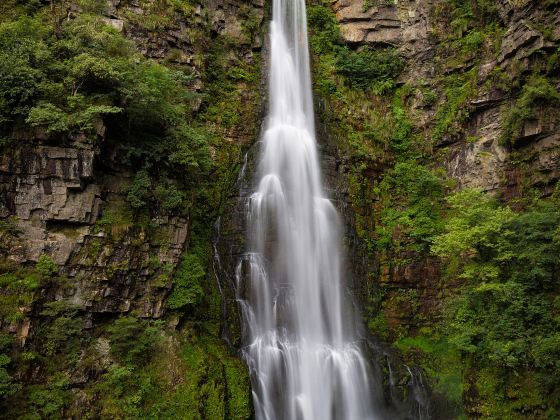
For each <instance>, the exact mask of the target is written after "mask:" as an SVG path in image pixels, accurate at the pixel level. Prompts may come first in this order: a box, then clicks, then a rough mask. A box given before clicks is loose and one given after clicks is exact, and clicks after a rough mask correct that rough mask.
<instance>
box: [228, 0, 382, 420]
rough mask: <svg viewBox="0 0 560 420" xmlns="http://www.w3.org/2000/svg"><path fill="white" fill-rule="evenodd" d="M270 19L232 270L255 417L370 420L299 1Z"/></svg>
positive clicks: (280, 4) (282, 2) (368, 389)
mask: <svg viewBox="0 0 560 420" xmlns="http://www.w3.org/2000/svg"><path fill="white" fill-rule="evenodd" d="M270 27H271V50H270V76H269V94H270V95H269V98H270V106H269V113H268V116H267V118H266V121H265V122H264V126H263V135H262V139H261V140H262V142H261V151H260V158H259V167H258V169H257V174H256V176H257V179H256V192H254V193H253V194H252V196H251V198H250V200H249V204H248V208H247V218H248V220H247V222H248V242H247V247H248V252H247V254H246V256H245V259H244V261H242V262H241V263H240V265H239V267H238V270H237V278H238V285H237V288H238V291H239V294H240V296H239V299H238V300H239V303H240V307H241V312H242V316H243V324H244V347H243V350H242V351H243V356H244V358H245V360H246V361H247V363H248V365H249V369H250V373H251V380H252V386H253V399H254V407H255V414H256V418H257V419H259V420H260V419H268V420H284V419H298V420H300V419H301V420H308V419H314V420H329V419H360V420H364V419H375V418H378V416H377V415H376V414H375V413H376V409H375V407H374V403H373V400H374V399H373V394H374V392H373V390H372V385H371V384H370V369H369V367H368V362H367V360H366V358H365V357H364V356H363V354H362V350H361V344H360V341H359V334H358V328H357V327H356V325H357V324H359V322H358V321H357V320H356V319H353V311H352V307H351V305H350V302H348V298H347V296H346V293H345V290H346V288H345V285H344V279H343V276H342V252H341V239H342V232H341V223H340V220H339V217H338V214H337V212H336V210H335V208H334V206H333V205H332V203H331V202H330V201H329V200H328V198H327V197H326V196H325V193H324V188H323V185H322V179H321V173H320V168H319V161H318V156H317V147H316V141H315V127H314V116H313V102H312V96H311V76H310V69H309V53H308V47H307V25H306V14H305V2H304V0H274V3H273V19H272V22H271V24H270ZM243 278H247V280H246V282H243V280H242V279H243Z"/></svg>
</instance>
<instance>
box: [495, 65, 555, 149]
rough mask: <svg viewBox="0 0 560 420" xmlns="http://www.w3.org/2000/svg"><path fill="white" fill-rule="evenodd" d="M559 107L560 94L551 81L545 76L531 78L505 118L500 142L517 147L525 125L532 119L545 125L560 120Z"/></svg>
mask: <svg viewBox="0 0 560 420" xmlns="http://www.w3.org/2000/svg"><path fill="white" fill-rule="evenodd" d="M559 106H560V93H558V91H557V90H556V87H555V86H554V85H553V84H552V83H551V80H550V79H548V78H546V77H543V76H534V77H532V78H530V79H529V81H528V82H527V83H526V84H525V85H524V86H523V88H522V89H521V92H520V95H519V98H518V99H517V101H516V102H515V105H514V106H513V107H512V108H511V110H510V111H509V113H508V114H507V115H506V117H505V120H504V124H503V131H502V134H501V137H500V141H501V142H502V143H504V144H511V145H515V144H516V141H517V139H518V138H519V136H520V135H521V129H522V128H523V125H524V123H525V122H526V121H528V120H530V119H541V120H542V122H543V123H546V122H550V121H557V120H559V119H560V113H559V112H558V111H557V108H558V107H559Z"/></svg>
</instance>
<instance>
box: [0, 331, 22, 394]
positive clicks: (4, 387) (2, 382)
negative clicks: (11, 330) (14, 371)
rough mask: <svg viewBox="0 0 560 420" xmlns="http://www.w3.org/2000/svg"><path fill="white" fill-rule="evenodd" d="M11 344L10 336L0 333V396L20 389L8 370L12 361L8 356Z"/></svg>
mask: <svg viewBox="0 0 560 420" xmlns="http://www.w3.org/2000/svg"><path fill="white" fill-rule="evenodd" d="M11 344H12V338H11V337H10V336H8V335H4V334H0V398H3V397H6V396H9V395H13V394H15V393H16V392H17V391H19V389H20V387H19V386H18V384H17V383H15V382H14V379H13V378H12V375H11V374H10V372H9V371H8V369H9V367H10V364H11V362H12V359H11V358H10V356H9V353H10V346H11Z"/></svg>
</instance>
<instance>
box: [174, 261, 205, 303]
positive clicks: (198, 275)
mask: <svg viewBox="0 0 560 420" xmlns="http://www.w3.org/2000/svg"><path fill="white" fill-rule="evenodd" d="M203 264H204V261H201V259H200V257H199V256H198V255H196V254H187V255H186V256H185V257H184V258H183V260H182V261H181V264H180V265H179V268H178V270H177V272H176V273H175V276H174V286H173V292H172V293H171V295H169V297H168V298H167V303H166V305H167V307H168V308H169V309H189V308H190V309H192V308H193V307H195V306H197V305H198V304H200V302H201V300H202V297H203V295H204V291H203V289H202V287H201V285H200V282H201V281H202V280H203V279H204V277H205V275H206V272H205V271H204V265H203Z"/></svg>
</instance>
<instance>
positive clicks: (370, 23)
mask: <svg viewBox="0 0 560 420" xmlns="http://www.w3.org/2000/svg"><path fill="white" fill-rule="evenodd" d="M431 6H432V2H431V1H402V0H398V1H395V2H394V4H390V2H385V1H355V0H337V1H335V2H334V3H333V8H334V10H335V12H336V17H337V19H338V21H339V22H340V31H341V34H342V37H343V39H344V40H345V41H346V42H347V43H349V44H351V45H370V46H394V47H398V48H399V49H400V51H402V53H403V54H404V55H406V56H408V57H410V58H413V59H418V58H419V56H420V55H422V54H424V53H427V52H428V50H429V48H430V45H431V44H430V42H429V31H430V29H431V27H430V20H429V11H430V7H431Z"/></svg>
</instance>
